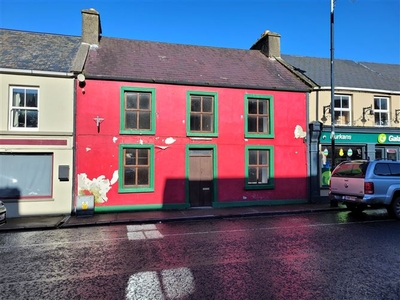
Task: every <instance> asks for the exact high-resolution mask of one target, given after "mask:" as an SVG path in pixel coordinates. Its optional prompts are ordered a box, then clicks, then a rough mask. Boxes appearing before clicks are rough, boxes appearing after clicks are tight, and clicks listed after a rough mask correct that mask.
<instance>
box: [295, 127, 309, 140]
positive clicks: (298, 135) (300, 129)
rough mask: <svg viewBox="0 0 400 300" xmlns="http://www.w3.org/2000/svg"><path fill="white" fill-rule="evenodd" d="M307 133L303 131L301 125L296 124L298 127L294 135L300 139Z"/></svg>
mask: <svg viewBox="0 0 400 300" xmlns="http://www.w3.org/2000/svg"><path fill="white" fill-rule="evenodd" d="M306 135H307V133H306V132H304V131H303V128H302V127H301V126H300V125H296V128H295V129H294V137H295V138H296V139H298V138H304V137H306Z"/></svg>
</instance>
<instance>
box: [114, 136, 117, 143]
mask: <svg viewBox="0 0 400 300" xmlns="http://www.w3.org/2000/svg"><path fill="white" fill-rule="evenodd" d="M117 141H118V138H117V137H115V136H114V137H113V143H114V144H115V143H116V142H117Z"/></svg>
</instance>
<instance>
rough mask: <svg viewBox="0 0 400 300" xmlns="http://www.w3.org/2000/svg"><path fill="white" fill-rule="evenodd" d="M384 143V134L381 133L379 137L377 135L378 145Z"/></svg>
mask: <svg viewBox="0 0 400 300" xmlns="http://www.w3.org/2000/svg"><path fill="white" fill-rule="evenodd" d="M384 142H386V134H384V133H381V134H380V135H378V143H379V144H383V143H384Z"/></svg>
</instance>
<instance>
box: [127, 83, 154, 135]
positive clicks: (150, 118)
mask: <svg viewBox="0 0 400 300" xmlns="http://www.w3.org/2000/svg"><path fill="white" fill-rule="evenodd" d="M120 116H121V117H120V133H121V134H148V135H154V134H155V132H156V90H155V89H153V88H140V87H126V86H123V87H121V93H120Z"/></svg>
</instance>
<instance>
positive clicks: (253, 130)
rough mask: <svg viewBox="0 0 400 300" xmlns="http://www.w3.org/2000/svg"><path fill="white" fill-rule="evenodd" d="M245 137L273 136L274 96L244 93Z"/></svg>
mask: <svg viewBox="0 0 400 300" xmlns="http://www.w3.org/2000/svg"><path fill="white" fill-rule="evenodd" d="M244 103H245V106H244V111H245V122H244V124H245V125H244V126H245V137H248V138H273V137H274V98H273V97H272V96H269V95H254V94H246V95H245V101H244Z"/></svg>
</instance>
